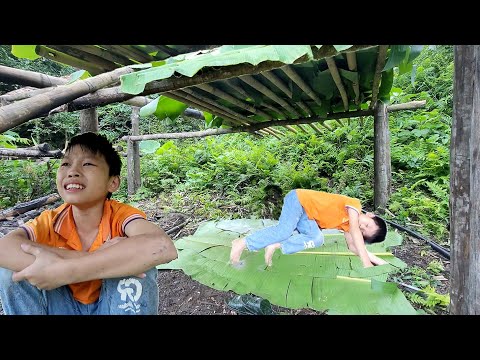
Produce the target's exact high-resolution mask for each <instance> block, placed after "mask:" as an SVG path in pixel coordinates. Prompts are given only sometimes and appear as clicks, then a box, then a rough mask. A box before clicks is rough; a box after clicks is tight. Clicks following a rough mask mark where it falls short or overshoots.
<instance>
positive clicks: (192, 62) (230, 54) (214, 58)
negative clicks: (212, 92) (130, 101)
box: [121, 45, 313, 94]
mask: <svg viewBox="0 0 480 360" xmlns="http://www.w3.org/2000/svg"><path fill="white" fill-rule="evenodd" d="M304 55H307V56H308V57H309V58H310V59H311V58H313V54H312V49H311V48H310V46H309V45H253V46H245V47H239V46H238V45H237V46H232V45H225V46H224V47H223V46H222V47H220V48H217V49H214V50H213V51H210V52H208V53H195V54H193V55H191V54H184V55H181V56H180V55H179V56H176V57H173V58H170V59H169V62H167V63H165V64H164V65H162V66H156V67H152V68H149V69H145V70H141V71H137V72H134V73H130V74H126V75H124V76H122V77H121V90H122V92H125V93H128V94H139V93H141V92H142V91H143V90H144V88H145V84H147V83H149V82H151V81H155V80H162V79H167V78H169V77H170V76H172V75H173V74H174V73H175V72H176V73H178V74H181V75H185V76H189V77H192V76H193V75H195V74H196V73H197V72H198V71H199V70H200V69H202V68H203V67H207V66H208V67H212V66H216V67H218V66H229V65H237V64H241V63H249V64H252V65H257V64H259V63H261V62H264V61H280V62H282V63H284V64H291V63H293V62H294V61H295V60H297V59H298V58H300V57H302V56H304Z"/></svg>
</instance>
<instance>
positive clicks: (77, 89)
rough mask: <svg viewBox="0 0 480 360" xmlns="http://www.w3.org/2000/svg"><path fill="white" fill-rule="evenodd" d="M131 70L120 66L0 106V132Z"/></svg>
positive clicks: (97, 87) (103, 84) (46, 111)
mask: <svg viewBox="0 0 480 360" xmlns="http://www.w3.org/2000/svg"><path fill="white" fill-rule="evenodd" d="M131 71H133V70H132V69H131V68H130V67H122V68H119V69H116V70H114V71H111V72H108V73H105V74H101V75H98V76H95V77H92V78H88V79H85V80H77V81H75V82H73V83H72V84H68V85H64V86H61V87H56V88H54V89H52V91H49V92H48V93H44V94H39V95H36V96H34V97H32V98H30V99H24V100H20V101H17V102H15V103H13V104H10V105H7V106H2V107H0V133H2V132H4V131H7V130H9V129H11V128H13V127H15V126H18V125H20V124H22V123H24V122H26V121H28V120H30V119H34V118H36V117H38V116H40V115H42V114H44V113H48V112H49V111H50V110H52V109H54V108H56V107H58V106H60V105H63V104H66V103H68V102H70V101H72V100H74V99H76V98H79V97H81V96H83V95H86V94H89V93H91V92H94V91H96V90H98V89H100V88H103V87H106V86H108V85H110V84H111V83H113V82H115V81H117V80H118V79H119V78H120V76H121V75H124V74H127V73H129V72H131Z"/></svg>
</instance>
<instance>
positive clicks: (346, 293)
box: [157, 219, 416, 314]
mask: <svg viewBox="0 0 480 360" xmlns="http://www.w3.org/2000/svg"><path fill="white" fill-rule="evenodd" d="M276 223H277V222H276V221H274V220H260V219H253V220H252V219H247V220H244V219H241V220H223V221H218V222H215V221H210V222H206V223H204V224H203V225H202V226H200V227H199V228H198V230H197V231H196V232H195V234H194V235H191V236H188V237H184V238H181V239H179V240H177V241H176V243H175V245H176V247H177V249H178V252H179V257H178V259H176V260H175V261H172V262H170V263H168V264H163V265H159V266H157V268H158V269H182V270H183V271H184V272H185V273H186V274H187V275H189V276H191V277H192V278H193V279H195V280H197V281H199V282H200V283H202V284H204V285H207V286H210V287H212V288H214V289H217V290H221V291H229V290H232V291H234V292H236V293H238V294H247V293H253V294H255V295H257V296H261V297H263V298H265V299H267V300H269V301H270V302H271V303H272V304H276V305H279V306H283V307H288V308H292V309H296V308H304V307H309V308H312V309H316V310H320V311H327V312H328V313H329V314H415V313H416V312H415V310H414V309H413V307H412V306H411V304H410V303H409V302H408V300H407V299H406V298H405V297H404V296H403V294H402V292H401V291H400V290H399V289H398V288H397V286H396V285H395V284H392V283H386V279H387V277H388V274H389V273H390V272H392V271H395V270H397V269H398V268H404V267H406V264H405V263H403V262H402V261H401V260H399V259H397V258H395V257H394V256H393V254H392V253H390V252H389V251H388V249H389V248H391V247H392V246H397V245H399V244H400V243H401V236H400V235H399V234H398V233H397V232H395V231H389V233H388V234H387V238H386V240H385V241H384V242H383V243H380V244H378V243H377V244H373V245H367V248H368V249H369V251H371V252H373V253H375V254H377V256H378V257H380V258H382V259H384V260H385V261H387V262H388V264H387V265H381V266H375V267H372V268H366V269H365V268H363V266H362V264H361V261H360V259H359V258H358V256H355V255H354V254H353V253H351V252H350V251H349V250H348V248H347V246H346V244H345V240H344V237H343V234H342V233H340V232H339V231H337V230H325V231H324V235H325V243H324V245H323V246H321V247H319V248H315V249H308V250H306V251H302V252H298V253H295V254H291V255H283V254H281V253H280V252H279V251H277V252H276V253H275V254H274V257H273V266H271V267H267V266H266V265H265V263H264V258H263V255H264V252H263V250H261V251H258V252H249V251H245V252H244V253H243V254H242V265H241V266H239V267H234V266H232V265H230V264H229V255H230V249H231V241H232V240H233V239H235V238H238V237H240V236H245V235H247V234H250V233H252V232H254V231H256V230H258V229H261V228H263V227H265V226H271V225H275V224H276Z"/></svg>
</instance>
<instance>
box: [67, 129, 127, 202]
mask: <svg viewBox="0 0 480 360" xmlns="http://www.w3.org/2000/svg"><path fill="white" fill-rule="evenodd" d="M76 145H79V146H80V147H81V148H82V150H83V151H85V150H87V151H90V152H91V153H92V154H95V155H102V156H103V157H104V158H105V161H106V162H107V165H108V168H109V171H108V175H109V176H120V170H121V169H122V160H121V159H120V155H118V153H117V152H116V151H115V149H114V148H113V146H112V143H111V142H110V141H108V140H107V138H106V137H105V136H103V135H99V134H95V133H93V132H86V133H83V134H80V135H76V136H74V137H72V138H71V139H70V141H69V143H68V146H67V148H66V149H65V154H67V153H68V152H69V150H70V149H71V148H72V147H73V146H76ZM111 196H112V193H111V192H109V193H108V194H107V199H110V197H111Z"/></svg>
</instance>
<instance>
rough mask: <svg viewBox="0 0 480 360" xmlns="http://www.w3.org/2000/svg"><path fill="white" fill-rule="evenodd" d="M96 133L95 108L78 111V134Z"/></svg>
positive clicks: (96, 116) (96, 117) (96, 118)
mask: <svg viewBox="0 0 480 360" xmlns="http://www.w3.org/2000/svg"><path fill="white" fill-rule="evenodd" d="M86 132H93V133H98V115H97V109H96V108H90V109H85V110H81V111H80V133H82V134H83V133H86Z"/></svg>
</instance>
